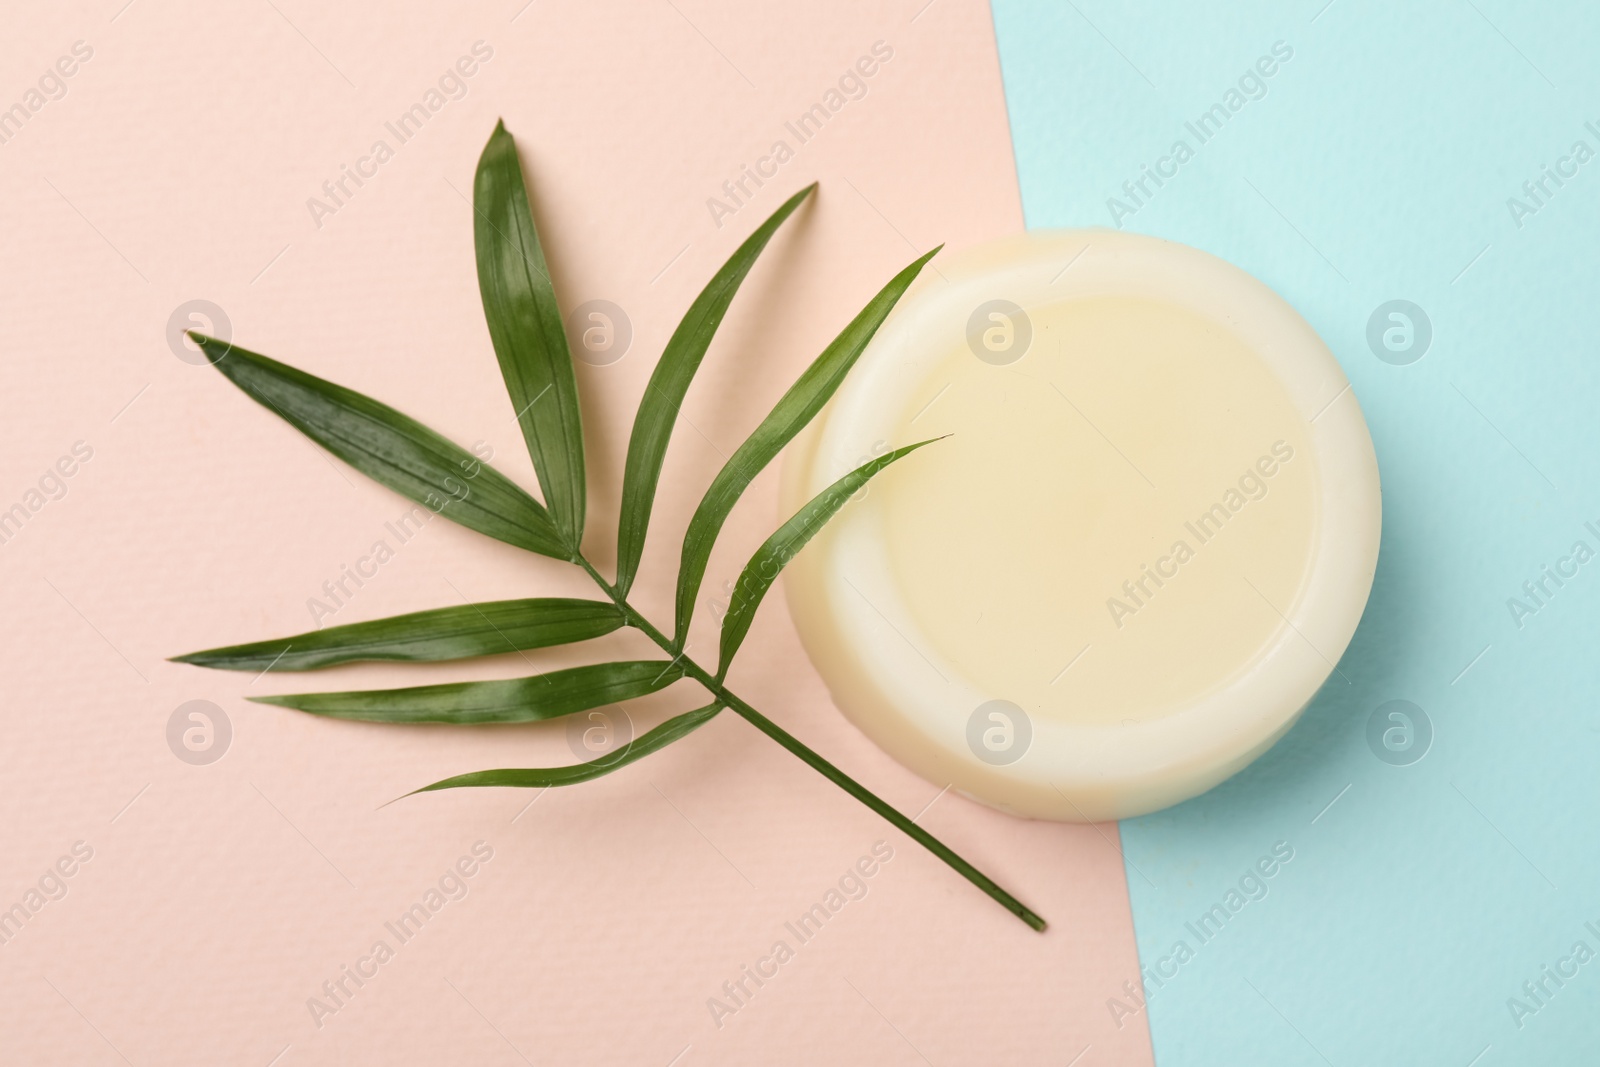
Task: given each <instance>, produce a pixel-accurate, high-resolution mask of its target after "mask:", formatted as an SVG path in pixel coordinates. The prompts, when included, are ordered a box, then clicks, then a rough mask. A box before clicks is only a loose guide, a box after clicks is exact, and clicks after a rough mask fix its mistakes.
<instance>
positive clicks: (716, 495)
mask: <svg viewBox="0 0 1600 1067" xmlns="http://www.w3.org/2000/svg"><path fill="white" fill-rule="evenodd" d="M943 247H944V246H943V245H940V246H939V248H943ZM939 248H935V249H934V250H933V251H932V252H929V253H927V254H926V255H923V256H919V257H918V258H917V259H916V260H915V261H914V262H912V263H911V265H910V266H908V267H906V268H905V269H904V270H902V271H901V272H900V273H899V274H896V275H895V276H894V277H893V278H892V279H891V280H890V281H889V284H888V285H885V286H884V287H883V288H882V289H881V290H879V291H878V294H877V295H876V296H874V297H873V298H872V300H871V301H870V302H869V303H868V304H867V306H866V307H865V308H863V309H862V310H861V313H860V314H858V315H857V316H856V317H855V318H854V319H853V320H851V322H850V325H848V326H846V327H845V328H844V330H843V332H841V333H840V334H839V336H838V337H836V338H834V339H833V342H832V343H831V344H829V345H828V347H827V348H825V349H823V350H822V354H821V355H820V356H818V357H817V358H816V359H815V360H814V361H813V362H812V364H811V366H809V367H807V368H806V369H805V371H804V372H803V373H802V374H801V375H800V377H799V378H798V379H797V380H796V381H795V383H794V385H792V386H790V387H789V391H788V392H787V393H784V394H783V396H782V397H780V398H779V400H778V402H777V404H776V405H774V406H773V408H772V411H771V412H769V413H768V415H767V417H766V418H765V419H763V420H762V422H761V425H760V426H757V427H756V428H755V431H754V432H753V433H752V434H751V435H750V436H749V437H747V438H746V439H745V442H744V444H742V445H740V446H739V448H738V451H736V452H734V454H733V458H731V459H729V460H728V462H727V463H726V464H725V465H724V466H723V468H722V470H720V471H719V472H717V476H716V477H715V478H714V479H712V481H711V487H710V488H709V489H707V490H706V494H705V496H704V497H702V498H701V500H700V506H699V507H698V508H696V509H695V513H694V517H693V518H692V519H690V520H689V530H688V532H687V533H686V534H684V538H683V556H682V560H681V562H680V564H679V567H678V596H677V605H676V622H675V628H674V633H673V644H674V646H675V647H676V648H680V649H681V648H682V647H683V645H684V642H685V641H686V640H688V636H689V621H690V618H691V617H692V616H693V614H694V601H695V598H696V597H697V596H699V595H700V583H701V582H702V581H703V580H704V579H705V573H706V562H707V561H708V560H709V559H710V558H711V548H712V546H713V545H714V544H715V543H716V540H717V534H718V533H720V532H721V531H722V524H723V523H724V522H726V521H727V518H728V513H729V512H731V511H732V510H733V505H734V504H735V503H736V502H737V501H738V499H739V496H740V494H742V493H743V492H744V490H745V487H746V486H748V485H749V484H750V482H751V480H752V479H753V478H755V476H756V475H757V474H760V473H761V470H762V468H764V467H766V465H767V464H768V463H770V462H772V458H773V457H774V456H776V455H777V454H778V453H779V452H780V451H781V450H782V449H783V446H784V445H786V444H788V443H789V441H790V439H792V438H793V437H794V435H795V434H797V433H799V432H800V431H801V430H802V429H803V428H804V427H805V425H806V423H808V422H810V421H811V418H812V416H814V415H815V414H816V413H817V412H818V411H820V410H821V409H822V405H824V404H826V403H827V402H828V398H829V397H831V396H833V394H834V392H835V391H836V390H837V389H838V388H839V384H840V383H841V382H843V381H844V376H845V375H846V374H847V373H849V371H850V368H851V367H853V366H855V362H856V359H857V358H858V357H859V356H860V355H861V352H862V350H863V349H864V348H866V347H867V342H868V341H870V340H872V335H873V334H875V333H877V332H878V327H879V326H881V325H883V320H884V319H886V318H887V317H888V315H889V312H890V311H891V310H893V308H894V305H895V303H896V302H897V301H898V300H899V299H900V297H901V296H902V295H904V293H905V291H906V290H907V289H908V288H910V286H911V283H912V282H913V281H915V280H916V277H917V274H918V273H920V272H921V270H922V268H923V266H924V265H925V264H926V263H927V262H928V260H930V259H932V258H933V257H934V256H935V255H936V254H937V253H938V251H939Z"/></svg>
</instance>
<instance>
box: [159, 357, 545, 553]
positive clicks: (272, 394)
mask: <svg viewBox="0 0 1600 1067" xmlns="http://www.w3.org/2000/svg"><path fill="white" fill-rule="evenodd" d="M189 336H190V337H191V338H192V339H193V340H194V342H195V343H196V344H198V345H199V346H200V349H201V351H203V352H204V353H205V354H206V358H207V359H209V360H210V361H211V365H212V366H214V367H216V368H217V369H218V370H219V371H221V372H222V373H223V374H225V375H227V377H228V379H229V380H230V381H232V382H233V384H234V385H237V386H238V387H239V388H240V389H242V390H244V391H245V392H246V393H248V394H249V395H250V397H251V398H252V399H254V400H256V401H258V402H259V403H261V404H262V405H263V406H265V407H267V408H269V409H271V410H272V411H273V412H275V413H277V414H278V415H279V416H280V417H282V418H283V419H284V420H285V421H286V422H288V423H289V424H290V425H291V426H293V427H294V428H295V429H297V430H299V431H300V432H301V433H303V434H305V435H306V436H307V437H309V438H311V439H312V440H313V441H315V442H317V444H319V445H321V446H322V447H323V448H326V449H327V450H328V451H329V452H332V453H333V454H334V455H336V456H338V457H339V458H340V459H342V460H344V461H345V462H346V463H348V464H350V465H351V466H352V467H354V468H355V469H356V470H358V471H360V472H361V473H363V474H365V475H366V476H367V477H369V478H372V479H373V480H375V481H378V482H381V483H382V484H383V485H386V486H388V487H389V488H390V489H393V490H394V491H395V492H397V493H400V494H401V495H402V496H407V497H410V498H411V499H412V500H415V501H416V502H417V503H419V504H422V505H423V506H424V507H427V508H428V509H429V510H431V511H434V512H436V513H438V514H440V515H444V516H445V517H446V518H450V519H454V520H455V521H456V522H459V523H460V524H461V525H463V526H467V527H470V528H472V529H474V530H477V531H478V532H479V533H484V534H488V535H489V536H490V537H493V538H495V539H497V540H500V541H504V542H506V543H507V544H512V545H516V546H517V547H518V548H525V549H527V550H528V551H530V552H538V553H539V554H541V555H545V556H554V557H555V558H557V559H567V558H569V557H570V556H571V552H570V551H569V550H568V549H567V548H566V546H565V545H564V544H563V543H562V541H561V537H560V535H559V534H558V533H557V531H556V528H555V526H554V525H552V524H551V522H550V515H549V513H548V512H546V511H545V509H544V507H543V506H542V505H541V504H540V503H539V502H538V501H537V500H535V499H533V497H531V496H529V495H528V494H527V493H525V492H523V491H522V490H521V489H519V488H518V487H517V486H516V485H515V484H514V483H512V482H511V480H510V479H508V478H506V477H505V475H503V474H500V473H499V472H498V471H496V470H494V469H493V468H492V467H487V466H485V465H484V464H483V463H481V462H480V461H479V460H478V458H477V457H476V456H474V455H473V454H472V453H470V452H468V451H467V450H466V449H464V448H462V447H460V446H459V445H456V444H453V443H451V442H450V441H447V440H445V439H444V438H443V437H441V436H440V435H439V434H437V433H435V432H434V431H432V430H430V429H428V428H427V427H426V426H424V425H422V423H420V422H418V421H417V420H415V419H413V418H411V417H410V416H408V415H402V414H401V413H400V412H398V411H396V410H395V409H394V408H392V407H390V406H389V405H387V404H383V403H380V402H378V401H376V400H374V399H372V398H371V397H369V396H365V395H364V394H362V393H358V392H356V391H355V390H353V389H346V388H345V387H344V386H342V385H335V384H333V383H332V382H329V381H324V380H323V379H321V378H318V377H317V376H316V375H314V374H307V373H306V372H305V371H302V370H297V369H296V368H294V367H291V366H289V365H288V364H285V363H279V362H278V361H277V360H275V359H269V358H267V357H266V356H263V355H259V354H257V353H255V352H250V351H246V350H245V349H243V348H240V347H239V346H238V345H230V344H228V343H227V342H224V341H218V340H216V339H215V338H211V337H205V336H202V335H200V334H196V333H191V334H190V335H189Z"/></svg>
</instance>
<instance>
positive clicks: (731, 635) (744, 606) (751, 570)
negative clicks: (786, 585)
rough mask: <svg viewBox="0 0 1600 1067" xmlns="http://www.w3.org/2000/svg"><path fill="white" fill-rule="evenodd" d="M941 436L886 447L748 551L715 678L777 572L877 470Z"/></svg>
mask: <svg viewBox="0 0 1600 1067" xmlns="http://www.w3.org/2000/svg"><path fill="white" fill-rule="evenodd" d="M937 440H940V438H936V437H935V438H930V439H929V440H927V441H918V442H917V443H916V444H914V445H906V446H905V447H904V448H897V449H895V450H894V451H893V452H887V453H885V454H884V455H881V456H879V457H878V458H877V459H874V460H871V461H870V462H867V463H863V464H862V465H861V466H859V467H857V468H856V469H855V470H853V471H851V472H850V473H849V474H846V475H845V476H844V477H843V478H840V479H839V480H838V481H836V482H834V483H833V484H832V485H830V486H828V488H826V489H824V490H823V491H822V492H820V493H818V494H817V495H816V496H814V497H812V498H811V499H810V500H809V501H808V502H807V503H806V505H805V507H803V508H801V509H800V510H799V511H797V512H795V513H794V516H793V517H792V518H791V519H790V520H789V521H788V522H786V523H784V524H783V525H782V526H780V527H778V530H777V532H776V533H774V534H773V535H772V536H771V537H769V538H767V540H766V542H765V543H763V544H762V546H761V547H760V548H758V549H757V550H756V554H755V555H753V556H751V557H750V562H749V563H746V564H745V566H744V571H743V573H741V574H740V575H739V584H738V585H736V586H735V587H734V590H733V597H732V598H731V599H730V600H729V601H728V612H727V614H726V615H724V616H723V617H722V642H721V644H722V647H721V653H720V656H719V660H718V665H717V681H719V682H720V681H722V679H724V678H726V677H727V675H728V667H729V666H731V665H732V663H733V655H734V653H735V652H737V651H739V646H740V645H741V644H743V643H744V638H745V634H747V633H749V632H750V624H751V622H753V621H754V620H755V616H756V608H758V607H760V606H761V599H762V598H763V597H765V596H766V595H767V590H768V589H770V588H772V583H773V582H774V581H776V580H777V578H778V574H779V572H780V571H782V570H783V568H784V567H785V566H787V565H788V563H789V561H790V560H791V559H794V557H795V556H796V555H797V554H798V553H799V551H800V550H801V549H802V548H804V547H805V546H806V542H807V541H810V540H811V538H812V537H814V536H815V535H816V533H817V531H819V530H821V529H822V528H823V527H824V526H826V525H827V523H828V520H829V519H831V518H833V516H834V513H835V512H837V511H838V510H839V509H840V508H842V507H844V505H845V503H846V501H848V500H849V499H850V498H851V497H852V496H854V495H855V494H856V491H857V490H859V489H860V488H861V487H862V486H863V485H866V484H867V482H868V481H870V480H871V478H872V476H873V475H875V474H877V473H878V472H879V471H881V470H883V468H885V467H887V466H888V465H889V464H891V463H893V462H895V461H896V460H898V459H900V458H901V457H903V456H908V455H910V454H911V453H912V452H915V451H916V450H917V449H919V448H921V447H922V446H923V445H928V444H932V443H933V442H934V441H937Z"/></svg>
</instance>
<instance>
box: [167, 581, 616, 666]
mask: <svg viewBox="0 0 1600 1067" xmlns="http://www.w3.org/2000/svg"><path fill="white" fill-rule="evenodd" d="M624 621H625V619H624V617H623V614H622V612H621V610H620V609H618V607H617V606H616V605H615V604H609V603H605V602H604V601H599V600H570V599H566V598H561V597H537V598H532V599H528V600H495V601H490V602H488V603H485V604H460V605H457V606H454V607H448V608H435V609H433V610H431V611H414V612H411V613H410V614H407V615H394V616H391V617H390V618H387V619H375V620H373V621H372V622H357V623H351V624H350V625H348V626H329V627H328V628H327V629H323V630H312V631H310V632H309V633H303V634H295V635H294V636H293V637H280V638H278V639H276V640H273V641H253V642H251V643H249V644H244V645H229V646H228V647H226V648H212V649H207V650H206V651H204V652H190V653H189V654H188V655H184V656H174V657H173V659H174V660H175V661H176V662H178V663H191V664H194V665H195V666H197V667H216V668H219V669H221V670H229V671H256V672H266V671H309V670H316V669H317V668H319V667H334V666H337V665H339V664H341V663H356V662H360V661H363V660H391V661H399V662H406V663H437V662H440V661H443V660H454V659H471V658H473V657H476V656H498V655H502V654H504V653H507V652H522V651H526V650H528V649H533V648H547V647H549V646H551V645H565V644H570V643H572V642H574V641H587V640H589V639H590V638H594V637H601V636H604V635H605V634H608V633H611V632H612V631H613V630H616V629H619V628H620V627H621V626H622V625H623V623H624Z"/></svg>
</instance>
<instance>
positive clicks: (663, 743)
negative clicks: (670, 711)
mask: <svg viewBox="0 0 1600 1067" xmlns="http://www.w3.org/2000/svg"><path fill="white" fill-rule="evenodd" d="M721 710H722V705H721V704H707V705H706V706H705V707H703V708H696V709H695V710H694V711H686V712H684V713H683V714H682V715H677V716H674V717H673V718H670V719H668V720H667V721H666V722H664V723H662V724H661V725H660V726H657V727H656V728H655V729H654V730H651V731H650V732H648V733H646V734H644V735H643V736H642V737H639V738H638V739H637V740H635V741H633V742H632V743H630V744H628V745H627V746H625V747H624V748H622V749H620V750H619V751H616V752H611V753H608V754H606V755H604V756H601V757H600V758H599V759H596V760H590V761H589V762H588V763H577V764H573V765H572V766H570V767H508V768H505V769H503V770H497V771H473V772H471V773H470V774H458V775H456V776H455V777H453V778H446V779H444V780H443V781H439V782H434V783H433V784H432V785H425V786H423V787H422V788H421V789H415V790H412V792H411V793H408V794H407V796H412V795H415V794H416V793H431V792H433V791H434V790H436V789H463V788H469V787H474V786H491V785H503V786H514V787H517V788H521V789H539V788H548V787H550V786H556V785H577V784H578V783H579V782H588V781H592V780H593V779H595V778H599V777H601V776H602V775H607V774H610V773H611V772H612V771H614V770H616V769H617V768H619V767H626V766H627V765H628V764H630V763H632V762H634V761H635V760H640V759H643V758H644V757H646V756H648V755H650V753H652V752H659V751H660V750H661V749H663V748H666V747H667V746H668V745H670V744H672V742H674V741H676V740H678V738H680V737H683V736H684V735H685V734H688V733H691V732H693V731H695V730H698V729H699V728H700V727H701V726H703V725H705V724H706V723H708V722H710V721H711V720H712V718H714V717H715V716H716V714H717V712H719V711H721Z"/></svg>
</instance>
